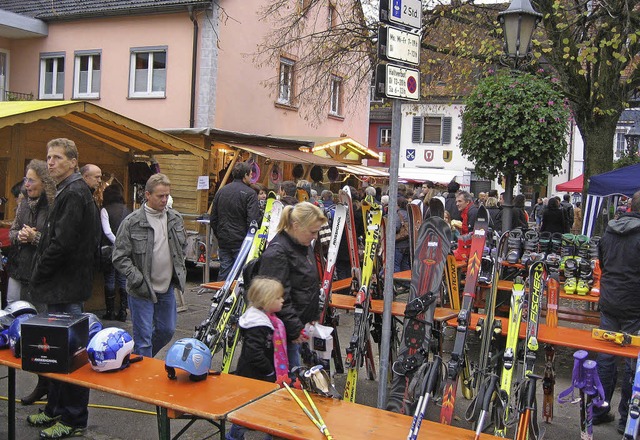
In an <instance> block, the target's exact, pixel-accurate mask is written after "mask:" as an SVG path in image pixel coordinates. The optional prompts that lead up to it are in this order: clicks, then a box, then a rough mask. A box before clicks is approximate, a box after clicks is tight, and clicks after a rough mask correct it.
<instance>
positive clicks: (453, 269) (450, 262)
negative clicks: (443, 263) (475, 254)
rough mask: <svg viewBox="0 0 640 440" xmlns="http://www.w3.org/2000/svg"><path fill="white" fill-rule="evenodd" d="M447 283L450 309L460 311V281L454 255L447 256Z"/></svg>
mask: <svg viewBox="0 0 640 440" xmlns="http://www.w3.org/2000/svg"><path fill="white" fill-rule="evenodd" d="M445 274H446V276H447V277H446V282H447V292H448V293H449V307H451V308H452V309H453V310H460V290H459V289H460V284H459V283H460V281H459V279H458V265H457V262H456V257H454V256H453V254H451V253H450V254H449V255H447V270H446V272H445Z"/></svg>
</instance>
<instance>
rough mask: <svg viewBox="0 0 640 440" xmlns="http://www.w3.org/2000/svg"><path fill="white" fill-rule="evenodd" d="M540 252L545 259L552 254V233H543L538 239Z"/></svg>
mask: <svg viewBox="0 0 640 440" xmlns="http://www.w3.org/2000/svg"><path fill="white" fill-rule="evenodd" d="M538 251H539V252H540V253H542V254H543V255H544V256H545V257H546V256H547V255H548V254H550V253H551V232H548V231H545V232H541V233H540V235H539V238H538Z"/></svg>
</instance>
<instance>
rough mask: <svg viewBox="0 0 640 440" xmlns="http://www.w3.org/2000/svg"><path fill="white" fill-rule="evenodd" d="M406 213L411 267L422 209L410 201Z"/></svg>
mask: <svg viewBox="0 0 640 440" xmlns="http://www.w3.org/2000/svg"><path fill="white" fill-rule="evenodd" d="M407 214H408V215H409V249H410V250H409V261H410V262H411V265H412V267H413V254H414V252H415V251H416V245H417V243H418V235H419V234H420V225H421V224H422V211H421V210H420V207H419V206H418V205H414V204H413V203H410V204H409V206H407Z"/></svg>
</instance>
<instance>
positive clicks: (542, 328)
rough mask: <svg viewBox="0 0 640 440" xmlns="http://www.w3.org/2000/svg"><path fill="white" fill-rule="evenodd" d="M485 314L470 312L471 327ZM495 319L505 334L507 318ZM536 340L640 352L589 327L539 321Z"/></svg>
mask: <svg viewBox="0 0 640 440" xmlns="http://www.w3.org/2000/svg"><path fill="white" fill-rule="evenodd" d="M484 317H485V315H482V314H479V313H472V314H471V326H470V328H471V329H474V328H475V327H476V325H477V324H478V319H480V318H484ZM496 319H498V320H500V321H501V322H502V333H503V334H505V335H506V334H507V331H508V327H509V320H508V319H507V318H504V317H496ZM447 324H449V325H452V326H455V325H457V320H456V319H455V318H454V319H450V320H448V321H447ZM526 334H527V325H526V323H522V324H521V325H520V333H519V337H520V338H521V339H524V337H525V336H526ZM538 341H539V342H544V343H548V344H552V345H559V346H562V347H569V348H575V349H577V350H587V351H593V352H597V353H605V354H612V355H614V356H624V357H629V358H634V359H635V358H637V357H638V353H639V352H640V347H632V346H627V347H621V346H620V345H618V344H614V343H613V342H608V341H599V340H597V339H593V338H592V337H591V329H588V330H583V329H579V328H573V327H561V326H559V327H555V328H551V327H548V326H547V325H545V324H542V323H540V324H539V325H538Z"/></svg>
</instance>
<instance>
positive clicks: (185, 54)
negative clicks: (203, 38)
mask: <svg viewBox="0 0 640 440" xmlns="http://www.w3.org/2000/svg"><path fill="white" fill-rule="evenodd" d="M168 30H169V31H168ZM192 37H193V24H192V23H191V21H190V20H189V16H188V14H187V13H184V14H166V15H149V16H144V17H142V16H135V17H111V18H104V19H86V20H80V21H72V22H57V23H51V24H49V36H48V37H46V38H37V39H24V40H13V41H11V43H10V45H9V49H10V53H11V61H10V75H11V76H10V83H9V90H12V91H16V92H26V93H29V92H31V93H33V94H34V96H35V97H37V96H38V84H39V72H40V54H41V53H43V52H65V66H64V67H65V84H64V99H67V100H68V99H72V94H73V69H74V51H77V50H94V49H100V50H102V57H101V87H100V99H98V100H94V102H95V103H96V104H98V105H100V106H102V107H106V108H108V109H109V110H113V111H115V112H119V113H122V114H124V115H125V116H127V117H129V118H132V119H135V120H138V121H140V122H143V123H145V124H147V125H151V126H153V127H155V128H160V129H162V128H174V127H188V126H189V104H190V100H189V96H190V93H191V90H190V85H191V47H192ZM146 46H167V89H166V90H167V92H166V98H160V99H129V98H128V94H129V67H130V62H129V59H130V49H131V48H133V47H146ZM0 47H6V46H5V45H4V44H2V42H1V41H0Z"/></svg>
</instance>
